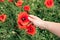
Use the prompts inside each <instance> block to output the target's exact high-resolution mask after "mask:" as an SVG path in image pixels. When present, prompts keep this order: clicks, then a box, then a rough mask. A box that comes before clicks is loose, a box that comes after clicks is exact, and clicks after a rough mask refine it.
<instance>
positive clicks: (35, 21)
mask: <svg viewBox="0 0 60 40" xmlns="http://www.w3.org/2000/svg"><path fill="white" fill-rule="evenodd" d="M28 19H29V20H30V21H31V22H32V23H33V24H34V25H35V26H37V27H39V28H41V29H45V25H44V21H43V20H41V19H40V18H38V17H36V16H34V15H29V17H28Z"/></svg>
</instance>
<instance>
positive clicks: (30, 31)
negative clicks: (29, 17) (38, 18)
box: [27, 24, 36, 35]
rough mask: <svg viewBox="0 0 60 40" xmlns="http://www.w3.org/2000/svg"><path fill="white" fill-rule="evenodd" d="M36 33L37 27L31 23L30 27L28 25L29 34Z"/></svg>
mask: <svg viewBox="0 0 60 40" xmlns="http://www.w3.org/2000/svg"><path fill="white" fill-rule="evenodd" d="M35 33H36V29H35V27H34V26H33V25H32V24H30V25H29V26H28V27H27V34H30V35H34V34H35Z"/></svg>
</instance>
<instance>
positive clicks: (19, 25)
mask: <svg viewBox="0 0 60 40" xmlns="http://www.w3.org/2000/svg"><path fill="white" fill-rule="evenodd" d="M18 28H19V29H26V25H22V24H21V23H20V21H18Z"/></svg>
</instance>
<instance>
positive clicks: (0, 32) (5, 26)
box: [0, 0, 60, 40]
mask: <svg viewBox="0 0 60 40" xmlns="http://www.w3.org/2000/svg"><path fill="white" fill-rule="evenodd" d="M23 1H24V3H23V5H22V6H24V5H30V7H31V10H30V12H29V13H30V14H32V15H36V16H38V17H40V18H41V19H43V20H46V21H53V22H60V1H59V0H54V3H55V4H54V7H52V8H50V9H48V8H46V7H45V5H44V0H23ZM15 2H16V0H14V2H13V3H9V2H8V1H7V0H5V2H4V3H0V14H2V13H5V14H6V15H7V19H6V21H5V22H4V23H2V22H0V40H60V38H58V37H57V36H56V35H54V34H52V33H50V32H49V31H47V30H41V29H39V28H36V31H37V33H36V34H35V35H34V36H31V35H28V34H26V33H25V31H24V30H23V31H22V30H20V29H18V28H17V14H18V13H19V12H21V11H24V10H23V7H22V8H19V7H17V6H16V5H15V4H14V3H15Z"/></svg>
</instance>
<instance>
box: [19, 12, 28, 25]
mask: <svg viewBox="0 0 60 40" xmlns="http://www.w3.org/2000/svg"><path fill="white" fill-rule="evenodd" d="M18 21H19V22H20V23H21V24H22V25H27V24H28V23H29V19H28V14H27V12H21V13H19V14H18Z"/></svg>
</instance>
